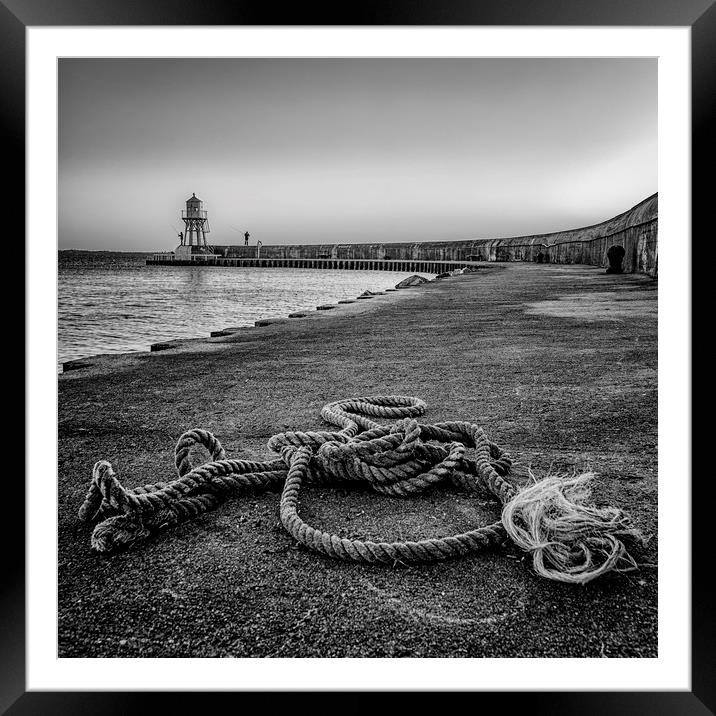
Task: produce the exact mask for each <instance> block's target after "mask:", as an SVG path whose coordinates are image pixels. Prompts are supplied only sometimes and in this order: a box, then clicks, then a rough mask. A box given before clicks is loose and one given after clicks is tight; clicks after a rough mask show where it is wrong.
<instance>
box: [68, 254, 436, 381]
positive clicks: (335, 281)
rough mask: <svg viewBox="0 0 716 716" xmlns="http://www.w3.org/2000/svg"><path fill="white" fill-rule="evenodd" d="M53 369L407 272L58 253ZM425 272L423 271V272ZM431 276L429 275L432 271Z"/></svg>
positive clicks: (378, 285) (324, 298)
mask: <svg viewBox="0 0 716 716" xmlns="http://www.w3.org/2000/svg"><path fill="white" fill-rule="evenodd" d="M59 257H60V258H59V277H58V368H59V367H61V364H62V362H64V361H67V360H72V359H75V358H84V357H87V356H91V355H96V354H99V353H126V352H128V351H146V350H149V345H150V344H151V343H156V342H157V341H162V340H172V339H174V338H197V337H201V336H208V335H209V333H210V332H211V331H217V330H220V329H222V328H226V327H227V326H253V324H254V321H256V320H258V319H259V318H281V317H286V316H287V315H288V314H289V313H291V312H293V311H300V310H310V311H314V310H315V309H316V306H318V305H319V304H321V303H335V302H336V301H338V300H340V299H344V298H355V297H356V296H358V295H360V294H361V293H362V292H363V291H366V290H368V291H382V290H385V289H386V288H391V287H393V286H394V285H395V284H396V283H398V282H399V281H401V280H402V279H404V278H406V277H407V276H410V275H411V274H410V273H402V272H388V271H321V270H316V269H294V268H292V269H283V268H245V269H244V268H228V267H222V266H196V267H193V266H191V267H190V266H176V267H170V266H146V265H145V259H146V257H145V256H132V255H130V256H126V257H125V256H122V257H117V256H116V255H115V256H111V255H110V256H107V255H99V256H93V255H86V254H85V255H74V254H72V255H70V256H67V255H63V253H62V252H61V253H60V254H59ZM423 275H426V276H428V275H427V274H423ZM430 277H431V276H430Z"/></svg>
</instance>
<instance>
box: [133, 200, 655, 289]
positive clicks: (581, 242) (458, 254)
mask: <svg viewBox="0 0 716 716" xmlns="http://www.w3.org/2000/svg"><path fill="white" fill-rule="evenodd" d="M612 246H621V247H622V248H623V249H624V259H623V261H622V269H623V271H624V272H626V273H644V274H647V275H649V276H654V277H655V276H656V275H657V272H658V194H653V195H652V196H650V197H647V198H646V199H644V200H643V201H641V202H640V203H639V204H637V205H636V206H633V207H632V208H631V209H629V210H628V211H625V212H623V213H622V214H619V215H617V216H615V217H612V218H611V219H608V220H606V221H603V222H601V223H599V224H594V225H591V226H586V227H582V228H578V229H569V230H567V231H558V232H553V233H550V234H535V235H532V236H517V237H510V238H495V239H467V240H462V241H424V242H417V243H409V242H405V243H371V244H304V245H285V246H279V245H275V246H269V245H266V246H261V248H260V251H259V252H258V255H257V247H255V246H232V245H215V246H214V255H213V256H211V257H206V258H201V259H199V258H198V257H194V259H195V260H201V261H202V263H208V264H210V265H218V266H256V267H271V266H274V267H276V266H285V267H298V268H318V269H363V270H366V269H367V270H386V271H426V272H431V273H441V272H443V271H450V270H453V269H456V268H461V267H463V266H466V265H469V264H472V263H477V262H483V261H530V262H536V263H557V264H588V265H592V266H604V267H607V266H609V260H608V258H607V252H608V251H609V249H610V248H611V247H612ZM147 263H150V264H155V265H157V264H159V265H163V264H170V265H183V264H185V263H189V262H184V261H176V260H173V259H172V258H170V257H168V256H167V255H159V254H157V255H155V257H154V258H152V259H150V260H148V262H147Z"/></svg>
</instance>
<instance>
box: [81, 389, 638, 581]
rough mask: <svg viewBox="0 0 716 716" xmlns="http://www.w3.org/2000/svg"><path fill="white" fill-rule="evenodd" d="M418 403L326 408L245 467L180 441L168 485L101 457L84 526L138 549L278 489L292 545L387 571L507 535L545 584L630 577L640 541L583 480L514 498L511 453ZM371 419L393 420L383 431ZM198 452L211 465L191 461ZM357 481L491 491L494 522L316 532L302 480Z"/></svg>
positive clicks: (542, 484)
mask: <svg viewBox="0 0 716 716" xmlns="http://www.w3.org/2000/svg"><path fill="white" fill-rule="evenodd" d="M425 409H426V405H425V403H424V402H423V401H422V400H420V399H418V398H414V397H408V396H370V397H362V398H351V399H346V400H339V401H336V402H333V403H329V404H328V405H326V406H324V408H323V409H322V410H321V417H322V418H323V419H324V420H325V421H326V422H328V423H330V424H331V425H334V426H336V427H339V428H340V430H338V431H309V432H300V431H297V432H283V433H279V434H277V435H274V436H273V437H272V438H271V439H270V440H269V442H268V447H269V448H270V450H271V451H272V452H273V453H274V454H275V455H277V457H275V458H274V459H272V460H267V461H265V462H253V461H248V460H227V459H226V454H225V452H224V449H223V447H222V446H221V443H220V442H219V440H217V438H216V437H215V436H214V435H212V434H211V433H210V432H208V431H206V430H190V431H188V432H186V433H184V434H183V435H182V436H181V437H180V438H179V441H178V443H177V445H176V450H175V464H176V471H177V478H176V479H174V480H172V481H170V482H157V483H155V484H153V485H145V486H143V487H137V488H134V489H127V488H125V487H124V486H123V485H122V484H121V483H120V481H119V480H118V479H117V476H116V475H115V473H114V470H113V469H112V465H111V464H110V463H109V462H107V461H106V460H100V461H99V462H97V463H95V465H94V468H93V471H92V481H91V484H90V488H89V491H88V493H87V496H86V498H85V500H84V502H83V503H82V506H81V507H80V509H79V517H80V519H81V520H83V521H91V520H95V519H100V520H101V521H100V522H99V524H97V526H96V527H95V529H94V532H93V534H92V538H91V546H92V548H93V549H95V550H97V551H99V552H112V551H114V550H116V549H118V548H121V547H125V546H128V545H132V544H136V543H138V542H141V541H143V540H145V539H147V538H148V537H149V536H150V535H151V534H153V533H154V532H156V531H158V530H161V529H164V528H166V527H171V526H175V525H178V524H180V523H182V522H185V521H187V520H190V519H193V518H194V517H196V516H198V515H200V514H202V513H204V512H206V511H208V510H211V509H213V508H215V507H216V506H217V505H218V504H220V503H221V502H223V501H225V500H226V499H227V498H228V497H229V496H230V495H232V494H234V493H238V492H241V491H244V490H245V491H252V492H261V491H265V490H270V489H282V494H281V503H280V519H281V523H282V524H283V526H284V528H285V529H286V530H287V531H288V533H289V534H290V535H291V536H292V537H293V538H294V539H295V540H296V541H298V542H299V543H301V544H303V545H305V546H306V547H308V548H309V549H311V550H314V551H316V552H320V553H322V554H324V555H327V556H329V557H333V558H336V559H342V560H347V561H354V562H368V563H375V562H382V563H385V564H396V563H405V564H410V563H418V562H435V561H438V560H444V559H450V558H454V557H459V556H464V555H470V554H476V553H479V552H482V551H484V550H486V549H489V548H492V547H495V546H498V545H500V544H502V543H504V542H505V541H506V540H507V539H508V538H510V539H512V541H513V542H514V543H515V544H516V545H518V546H519V547H520V548H522V549H524V550H526V551H528V552H530V553H531V554H532V557H533V560H532V561H533V566H534V569H535V570H536V571H537V572H538V573H539V574H541V575H543V576H545V577H548V578H549V579H555V580H559V581H564V582H572V583H585V582H588V581H590V580H591V579H594V578H595V577H598V576H599V575H601V574H604V573H605V572H608V571H627V570H630V569H634V568H635V567H636V563H635V562H634V560H633V559H632V557H631V556H630V555H629V553H628V552H627V550H626V547H625V545H624V542H623V541H622V540H626V541H630V540H632V541H634V540H640V539H641V535H640V533H639V532H638V531H637V530H636V529H634V528H633V527H632V526H631V523H630V519H629V517H628V515H626V514H625V513H624V512H623V511H622V510H620V509H618V508H615V507H602V508H599V507H596V506H594V505H590V504H588V499H589V496H590V494H589V487H588V483H589V481H590V479H591V477H592V475H591V473H585V474H583V475H580V476H576V477H574V478H571V479H565V480H563V479H559V478H549V479H545V480H542V481H538V482H536V483H534V484H533V485H531V486H528V487H526V488H524V489H519V488H518V487H517V485H516V482H515V480H514V471H513V466H512V460H511V458H510V456H509V455H508V454H507V453H506V452H505V451H504V450H502V449H501V448H500V447H499V446H497V445H496V444H495V443H493V442H491V441H490V440H489V439H488V438H487V436H486V435H485V433H484V431H483V430H482V428H480V427H479V426H477V425H474V424H472V423H468V422H463V421H451V422H442V423H436V424H433V425H426V424H421V423H419V422H418V421H417V420H416V418H417V417H418V416H420V415H423V414H424V413H425ZM373 418H381V419H388V420H392V421H394V422H393V423H392V424H389V425H381V424H380V423H377V422H375V421H374V420H373ZM197 446H203V447H204V448H205V449H206V450H207V451H208V453H209V454H210V456H211V460H210V461H209V462H206V463H204V464H202V465H198V466H194V465H193V464H192V459H191V458H192V451H193V449H194V448H196V447H197ZM355 482H359V483H364V484H367V486H369V487H370V488H371V489H373V490H375V491H376V492H379V493H382V494H385V495H394V496H405V495H412V494H416V493H420V492H424V491H425V490H427V489H430V488H433V487H435V486H436V485H438V484H439V483H442V482H450V483H452V484H453V485H454V486H456V487H458V488H460V489H462V490H465V491H467V492H470V493H479V494H481V495H484V494H488V495H490V496H492V497H493V498H495V499H497V500H498V501H499V502H500V503H501V505H502V517H501V519H500V520H499V521H497V522H495V523H494V524H491V525H487V526H483V527H479V528H477V529H474V530H471V531H469V532H463V533H461V534H457V535H454V536H451V537H444V538H439V539H438V538H435V539H424V540H420V541H405V542H402V541H401V542H372V541H362V540H351V539H345V538H342V537H339V536H338V535H335V534H330V533H328V532H323V531H321V530H318V529H316V528H314V527H312V526H310V525H308V524H306V522H304V521H303V520H302V519H301V517H300V516H299V514H298V498H299V494H300V490H301V487H302V486H303V484H305V483H309V484H318V485H340V484H343V485H346V484H348V483H355Z"/></svg>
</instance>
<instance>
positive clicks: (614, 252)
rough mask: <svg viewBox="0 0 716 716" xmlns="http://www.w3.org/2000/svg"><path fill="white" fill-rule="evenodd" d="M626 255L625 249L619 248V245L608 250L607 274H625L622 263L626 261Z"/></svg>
mask: <svg viewBox="0 0 716 716" xmlns="http://www.w3.org/2000/svg"><path fill="white" fill-rule="evenodd" d="M625 253H626V251H624V247H623V246H619V245H618V244H617V245H615V246H610V247H609V248H608V249H607V259H609V268H608V269H607V273H624V268H623V267H622V261H624V254H625Z"/></svg>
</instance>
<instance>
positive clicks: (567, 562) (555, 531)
mask: <svg viewBox="0 0 716 716" xmlns="http://www.w3.org/2000/svg"><path fill="white" fill-rule="evenodd" d="M593 477H594V473H592V472H585V473H582V474H581V475H575V476H574V477H568V478H560V477H547V478H545V479H543V480H539V481H537V482H535V483H534V484H533V485H530V486H529V487H526V488H524V489H523V490H520V491H519V492H518V493H517V494H516V495H515V497H513V498H512V499H511V500H510V501H509V502H507V503H506V504H505V506H504V508H503V510H502V524H503V526H504V528H505V530H506V531H507V534H508V535H509V536H510V538H511V539H512V541H513V542H514V543H515V544H516V545H517V546H518V547H520V548H522V549H524V550H526V551H527V552H530V553H531V554H532V561H533V566H534V569H535V571H536V572H537V573H538V574H540V575H542V576H543V577H546V578H547V579H553V580H557V581H560V582H568V583H570V584H586V583H587V582H589V581H591V580H593V579H596V578H597V577H599V576H601V575H603V574H606V573H607V572H611V571H616V572H628V571H631V570H634V569H637V565H636V562H635V561H634V559H633V558H632V556H631V555H630V554H629V553H628V552H627V549H626V546H625V545H624V542H623V540H626V541H627V542H630V541H631V542H643V536H642V534H641V533H640V532H639V530H637V529H636V528H634V527H633V526H632V525H631V520H630V518H629V516H628V515H627V514H626V513H625V512H623V511H622V510H621V509H619V508H617V507H596V506H594V505H592V504H590V503H589V502H588V501H589V498H590V496H591V489H590V482H591V480H592V478H593Z"/></svg>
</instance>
